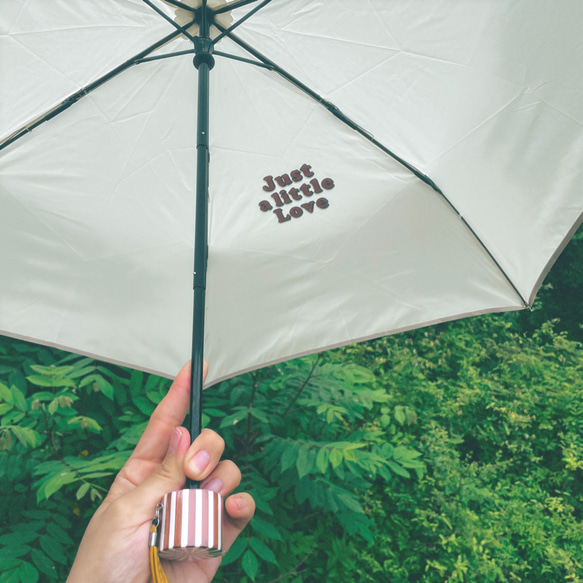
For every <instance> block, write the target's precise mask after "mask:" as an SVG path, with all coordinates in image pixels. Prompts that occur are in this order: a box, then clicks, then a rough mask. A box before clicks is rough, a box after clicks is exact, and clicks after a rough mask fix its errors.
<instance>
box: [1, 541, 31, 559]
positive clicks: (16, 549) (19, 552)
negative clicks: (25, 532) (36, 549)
mask: <svg viewBox="0 0 583 583" xmlns="http://www.w3.org/2000/svg"><path fill="white" fill-rule="evenodd" d="M4 552H5V553H6V554H7V555H8V556H10V557H23V556H24V555H28V553H30V545H20V544H12V545H7V546H5V547H4Z"/></svg>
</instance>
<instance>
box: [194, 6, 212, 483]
mask: <svg viewBox="0 0 583 583" xmlns="http://www.w3.org/2000/svg"><path fill="white" fill-rule="evenodd" d="M200 14H201V17H200V19H199V26H200V36H199V37H198V38H197V39H196V42H195V44H194V49H195V57H194V66H195V67H196V69H197V70H198V118H197V140H196V219H195V234H194V310H193V321H192V325H193V328H192V374H191V381H190V438H191V439H192V440H194V439H195V438H196V437H197V435H198V434H199V433H200V431H201V409H202V369H203V355H204V314H205V291H206V269H207V257H208V239H207V231H208V218H207V217H208V196H209V192H208V185H209V179H208V175H209V159H210V153H209V138H208V128H209V72H210V70H211V69H212V68H213V66H214V64H215V61H214V57H213V55H212V52H213V46H212V42H211V39H210V37H209V30H210V22H209V19H208V17H207V9H206V2H204V1H203V6H202V8H201V12H200ZM187 486H188V488H198V482H194V481H192V480H190V479H189V480H188V482H187Z"/></svg>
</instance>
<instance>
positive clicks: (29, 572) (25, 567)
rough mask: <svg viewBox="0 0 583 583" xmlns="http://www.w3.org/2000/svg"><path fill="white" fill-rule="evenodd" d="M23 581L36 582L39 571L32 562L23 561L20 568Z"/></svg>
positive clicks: (23, 582) (25, 582)
mask: <svg viewBox="0 0 583 583" xmlns="http://www.w3.org/2000/svg"><path fill="white" fill-rule="evenodd" d="M19 572H20V581H21V583H36V582H37V581H38V571H37V570H36V569H35V568H34V567H33V566H32V565H31V564H30V563H22V565H20V568H19Z"/></svg>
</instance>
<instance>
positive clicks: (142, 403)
mask: <svg viewBox="0 0 583 583" xmlns="http://www.w3.org/2000/svg"><path fill="white" fill-rule="evenodd" d="M133 401H134V404H135V406H136V407H137V408H138V409H139V410H140V411H141V412H142V413H143V414H144V415H147V416H148V417H149V416H150V415H151V414H152V413H153V412H154V409H155V408H156V405H154V403H152V401H150V400H149V399H146V397H144V396H142V395H139V396H137V397H134V399H133Z"/></svg>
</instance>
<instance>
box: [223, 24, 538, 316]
mask: <svg viewBox="0 0 583 583" xmlns="http://www.w3.org/2000/svg"><path fill="white" fill-rule="evenodd" d="M215 26H216V27H217V28H218V29H219V30H220V31H221V32H222V33H225V35H226V36H227V37H228V38H230V39H231V40H232V41H233V42H235V43H236V44H237V45H239V46H240V47H241V48H242V49H244V50H245V51H247V52H248V53H249V54H251V55H252V56H253V57H255V58H256V59H257V60H258V61H260V62H261V63H263V65H264V66H265V68H267V69H270V70H272V71H275V72H276V73H278V74H279V75H280V76H281V77H283V78H284V79H286V80H287V81H289V82H290V83H291V84H292V85H294V86H295V87H297V88H298V89H300V90H301V91H302V92H304V93H305V94H306V95H308V96H309V97H311V98H312V99H314V100H315V101H317V102H318V103H319V104H320V105H322V106H323V107H325V108H326V109H327V110H328V111H329V112H330V113H331V114H332V115H334V116H335V117H336V118H337V119H339V120H340V121H341V122H342V123H344V124H346V125H347V126H348V127H350V128H351V129H353V130H354V131H356V132H357V133H359V134H360V135H361V136H362V137H364V138H365V139H366V140H368V141H369V142H371V143H372V144H374V145H375V146H376V147H377V148H379V149H380V150H381V151H383V152H384V153H385V154H387V155H388V156H390V157H391V158H393V160H395V161H396V162H398V163H399V164H401V165H402V166H403V167H404V168H406V169H407V170H409V171H410V172H411V173H412V174H413V175H415V176H416V177H417V178H419V179H420V180H421V181H423V182H424V183H425V184H427V185H428V186H430V187H431V188H432V189H433V190H434V191H435V192H436V193H437V194H439V195H440V196H441V197H442V198H443V200H444V201H445V202H446V204H447V205H448V206H449V207H450V208H451V209H452V210H453V212H455V213H456V215H457V216H458V217H459V219H460V220H461V221H462V223H463V224H464V225H465V227H466V228H467V229H468V231H469V232H470V233H471V235H472V237H474V239H475V240H476V241H477V242H478V244H479V245H480V247H481V248H482V249H483V250H484V252H485V253H486V254H487V255H488V257H490V260H491V261H492V263H493V264H494V265H495V266H496V268H497V269H498V271H499V272H500V273H501V274H502V276H503V277H504V279H505V280H506V281H507V283H508V285H510V287H511V288H512V289H513V290H514V292H515V293H516V295H517V296H518V297H519V298H520V301H521V303H522V305H523V306H524V307H525V308H527V309H530V304H529V302H528V301H527V300H526V299H525V298H524V296H523V295H522V294H521V293H520V291H519V290H518V288H517V287H516V285H514V282H513V281H512V280H511V279H510V277H509V275H508V274H507V273H506V271H505V270H504V268H503V267H502V265H500V263H499V262H498V260H497V259H496V258H495V257H494V255H493V254H492V252H491V251H490V250H489V249H488V247H487V246H486V244H485V243H484V242H483V241H482V239H481V238H480V237H479V236H478V234H477V233H476V231H475V230H474V229H473V228H472V227H471V226H470V224H469V223H468V222H467V221H466V219H465V218H464V216H463V215H462V213H460V211H459V210H458V209H457V208H456V207H455V205H454V204H453V203H452V202H451V201H450V200H449V198H448V197H447V196H446V195H445V194H444V192H443V191H442V190H441V188H439V186H437V184H436V183H435V182H434V181H433V180H432V179H431V178H429V176H427V175H426V174H424V173H423V172H421V171H420V170H419V169H417V168H415V166H413V165H412V164H409V162H407V161H406V160H404V159H403V158H401V157H400V156H398V155H397V154H395V153H394V152H393V151H391V150H390V149H389V148H387V147H386V146H385V145H383V144H382V143H381V142H379V141H378V140H377V139H375V137H374V136H373V135H372V134H371V133H370V132H368V131H367V130H365V129H364V128H362V127H361V126H359V125H358V124H357V123H356V122H354V121H353V120H351V119H350V118H349V117H348V116H347V115H346V114H344V113H343V112H342V111H341V110H340V109H339V108H338V107H337V106H336V105H334V104H333V103H331V102H330V101H328V100H326V99H324V98H323V97H322V96H321V95H319V94H318V93H317V92H316V91H314V90H313V89H311V88H310V87H308V86H307V85H306V84H305V83H302V82H301V81H300V80H299V79H297V78H296V77H294V76H293V75H291V74H290V73H288V72H287V71H286V70H285V69H283V68H282V67H280V66H279V65H277V64H276V63H275V62H274V61H272V60H271V59H269V58H268V57H266V56H265V55H263V54H262V53H260V52H259V51H257V50H255V49H254V48H253V47H252V46H250V45H249V44H247V43H246V42H245V41H243V40H242V39H241V38H239V37H238V36H237V35H235V34H232V33H230V32H228V31H227V29H225V28H224V27H222V26H220V25H219V24H215Z"/></svg>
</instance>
